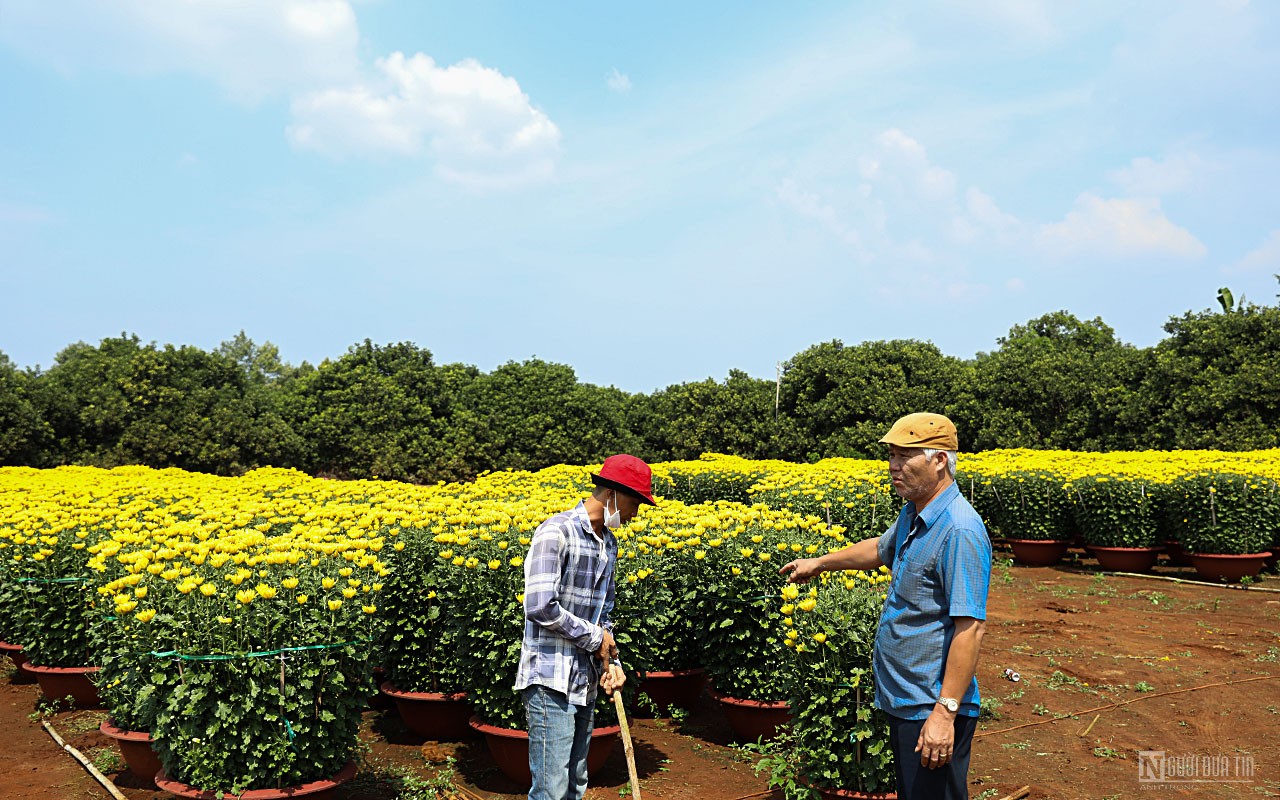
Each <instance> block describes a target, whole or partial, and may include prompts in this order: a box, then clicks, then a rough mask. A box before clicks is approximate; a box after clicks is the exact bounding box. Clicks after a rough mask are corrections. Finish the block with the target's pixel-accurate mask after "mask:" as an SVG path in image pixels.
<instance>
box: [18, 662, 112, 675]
mask: <svg viewBox="0 0 1280 800" xmlns="http://www.w3.org/2000/svg"><path fill="white" fill-rule="evenodd" d="M22 668H23V669H25V670H27V671H28V672H36V673H43V674H45V675H88V674H90V673H93V672H97V671H98V670H100V669H102V667H46V666H44V665H42V664H32V663H31V662H30V661H26V662H23V664H22Z"/></svg>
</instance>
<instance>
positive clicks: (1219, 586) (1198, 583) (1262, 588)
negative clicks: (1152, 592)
mask: <svg viewBox="0 0 1280 800" xmlns="http://www.w3.org/2000/svg"><path fill="white" fill-rule="evenodd" d="M1101 574H1103V575H1119V576H1121V577H1124V578H1146V579H1147V580H1150V581H1171V582H1172V583H1185V584H1186V585H1188V586H1212V587H1213V588H1215V589H1235V590H1236V591H1238V592H1276V593H1280V589H1268V588H1267V587H1265V586H1245V585H1243V584H1239V583H1210V582H1209V581H1192V580H1187V579H1186V578H1173V577H1170V576H1168V575H1147V574H1144V573H1141V572H1104V573H1101Z"/></svg>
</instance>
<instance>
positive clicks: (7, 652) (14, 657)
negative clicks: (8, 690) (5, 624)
mask: <svg viewBox="0 0 1280 800" xmlns="http://www.w3.org/2000/svg"><path fill="white" fill-rule="evenodd" d="M0 655H3V656H8V657H9V660H10V661H12V662H13V666H14V667H15V669H14V673H13V677H11V678H10V679H9V681H10V682H11V683H34V682H35V680H36V678H35V676H34V675H32V674H31V673H30V672H26V671H24V670H23V669H22V665H23V664H25V663H27V654H26V653H24V652H22V645H20V644H10V643H9V642H0Z"/></svg>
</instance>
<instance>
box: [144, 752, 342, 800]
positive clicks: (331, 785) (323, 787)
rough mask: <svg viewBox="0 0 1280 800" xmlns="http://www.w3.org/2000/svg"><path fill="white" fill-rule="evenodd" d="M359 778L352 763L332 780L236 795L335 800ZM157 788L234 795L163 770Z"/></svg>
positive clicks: (253, 799)
mask: <svg viewBox="0 0 1280 800" xmlns="http://www.w3.org/2000/svg"><path fill="white" fill-rule="evenodd" d="M355 775H356V765H355V762H354V761H352V762H350V763H348V764H347V765H346V766H345V767H343V768H342V770H341V771H340V772H339V773H338V774H337V775H334V776H333V777H332V778H329V779H328V780H321V781H312V782H310V783H304V784H302V785H300V786H286V787H284V788H283V789H250V790H249V791H247V792H245V793H244V794H239V795H235V797H236V800H285V799H286V798H293V797H305V798H307V800H334V798H335V797H336V796H337V791H336V790H337V788H338V787H339V786H341V785H342V784H344V783H346V782H347V781H349V780H351V779H352V778H354V777H355ZM156 786H158V787H159V788H160V789H162V790H164V791H166V792H168V793H169V794H174V795H177V796H178V797H187V798H191V800H221V798H226V797H231V796H232V795H229V794H225V793H222V792H213V791H208V790H206V789H197V788H195V787H194V786H189V785H187V784H185V783H182V782H181V781H175V780H172V779H170V778H169V776H168V775H166V774H165V772H164V770H161V771H160V774H159V775H156Z"/></svg>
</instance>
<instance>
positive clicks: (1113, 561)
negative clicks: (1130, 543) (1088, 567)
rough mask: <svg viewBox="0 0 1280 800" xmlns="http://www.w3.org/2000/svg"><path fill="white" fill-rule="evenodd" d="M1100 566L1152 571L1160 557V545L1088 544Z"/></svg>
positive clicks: (1109, 569) (1106, 568)
mask: <svg viewBox="0 0 1280 800" xmlns="http://www.w3.org/2000/svg"><path fill="white" fill-rule="evenodd" d="M1085 549H1086V550H1088V551H1089V552H1090V553H1091V554H1092V555H1093V557H1094V558H1096V559H1098V566H1099V567H1102V568H1103V569H1105V570H1108V571H1110V572H1150V571H1151V568H1152V567H1154V566H1155V565H1156V559H1157V558H1159V557H1160V548H1159V547H1100V546H1097V545H1088V546H1087V547H1086V548H1085Z"/></svg>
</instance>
